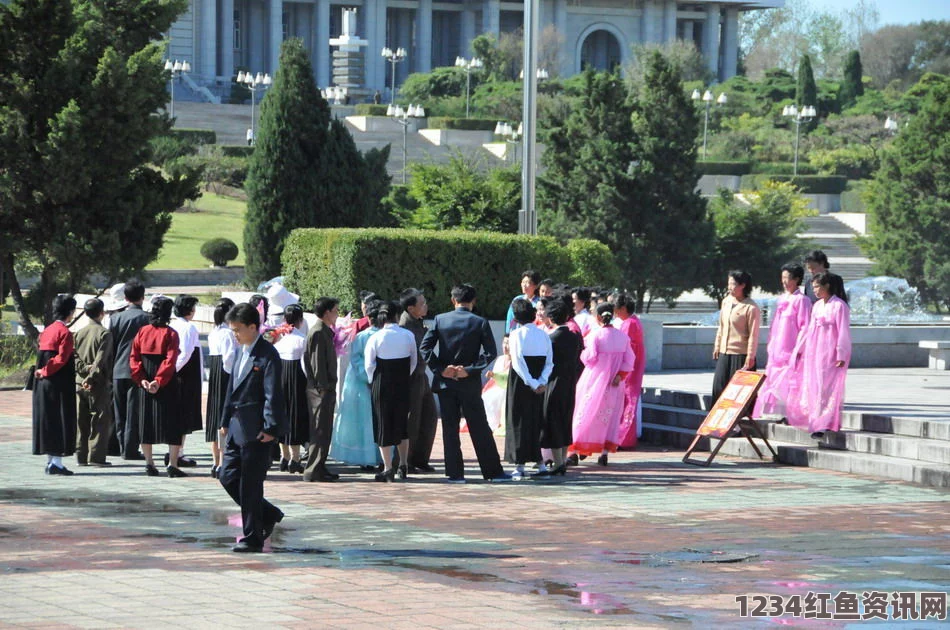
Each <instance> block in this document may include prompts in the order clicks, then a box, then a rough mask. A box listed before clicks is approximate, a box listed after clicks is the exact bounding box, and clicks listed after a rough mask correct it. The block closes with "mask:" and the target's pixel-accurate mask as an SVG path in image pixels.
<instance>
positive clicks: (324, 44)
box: [169, 0, 784, 90]
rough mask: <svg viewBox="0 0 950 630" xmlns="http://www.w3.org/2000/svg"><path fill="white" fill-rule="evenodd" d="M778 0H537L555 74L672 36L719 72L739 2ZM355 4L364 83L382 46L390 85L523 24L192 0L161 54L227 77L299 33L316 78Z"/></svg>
mask: <svg viewBox="0 0 950 630" xmlns="http://www.w3.org/2000/svg"><path fill="white" fill-rule="evenodd" d="M783 5H784V0H716V1H706V0H694V1H692V2H676V1H675V0H543V1H542V2H541V13H540V23H541V28H542V29H543V28H545V27H546V26H548V25H554V27H555V28H556V29H557V31H558V33H560V34H561V35H562V36H563V38H564V46H563V51H562V54H561V56H560V61H559V67H558V68H557V69H556V70H557V71H558V73H559V74H560V75H562V76H568V75H572V74H575V73H577V72H580V71H581V70H582V69H583V68H585V67H586V66H593V67H595V68H609V67H612V66H614V65H616V64H618V63H619V64H623V63H624V62H625V61H626V60H627V59H628V57H629V56H630V54H631V53H630V50H631V46H632V45H633V44H637V43H647V42H667V41H670V40H672V39H677V38H678V39H684V40H690V41H693V42H695V43H696V45H697V47H698V48H699V50H700V51H702V52H703V54H704V55H705V57H706V59H707V60H708V63H709V68H710V70H712V71H713V73H714V74H715V75H716V76H718V77H719V79H720V80H725V79H728V78H729V77H731V76H733V75H735V73H736V63H737V58H738V25H739V12H740V11H750V10H760V9H769V8H776V7H781V6H783ZM354 7H355V8H356V9H357V15H358V24H357V33H358V34H359V36H360V37H361V38H364V39H366V40H368V41H369V44H368V46H367V48H366V86H367V87H368V88H369V89H371V90H372V89H380V90H385V89H387V88H388V87H389V84H390V83H391V77H390V73H389V72H388V67H387V62H386V60H385V59H383V58H382V57H381V56H380V51H381V49H382V48H383V47H389V48H392V49H395V48H397V47H402V48H405V49H406V50H407V51H408V55H407V59H406V61H404V62H402V63H400V64H398V66H397V69H396V82H397V85H398V84H399V83H401V82H402V79H403V78H405V76H406V75H407V74H409V73H410V72H427V71H429V70H431V69H432V68H434V67H438V66H449V65H452V64H453V63H454V61H455V58H456V57H457V56H460V55H461V56H463V57H467V56H471V50H470V48H469V43H470V42H471V40H472V39H473V38H474V37H475V36H476V35H479V34H481V33H495V34H496V35H498V34H500V33H504V32H510V31H514V30H515V29H517V28H519V27H521V26H522V24H523V9H524V4H523V2H519V1H501V0H438V1H436V0H347V1H345V2H344V1H337V0H297V1H295V2H289V1H284V0H191V2H190V3H189V8H188V11H187V13H185V14H184V15H183V16H182V17H181V18H180V19H179V20H178V22H177V23H176V24H175V25H174V27H173V28H172V31H171V34H170V35H171V47H170V50H169V57H170V58H172V59H181V60H188V61H190V62H191V67H192V74H191V78H192V79H194V81H195V82H196V83H198V84H204V85H211V84H215V83H218V84H226V83H228V82H230V78H231V77H232V76H233V75H234V73H235V71H236V69H239V68H244V69H248V70H251V71H253V72H255V73H256V72H270V73H273V72H274V71H275V70H276V66H277V58H278V52H279V49H280V42H281V40H283V39H284V38H287V37H300V38H302V39H303V41H304V45H305V46H306V47H307V50H309V51H310V54H311V58H312V62H313V66H314V72H315V74H316V80H317V84H318V85H319V86H320V87H326V86H328V85H329V84H330V76H331V63H332V62H331V59H332V57H331V47H330V44H329V40H330V39H331V38H332V37H336V36H338V35H339V34H340V32H341V29H342V15H343V10H344V9H347V8H354Z"/></svg>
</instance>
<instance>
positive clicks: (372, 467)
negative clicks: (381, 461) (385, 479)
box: [360, 466, 379, 472]
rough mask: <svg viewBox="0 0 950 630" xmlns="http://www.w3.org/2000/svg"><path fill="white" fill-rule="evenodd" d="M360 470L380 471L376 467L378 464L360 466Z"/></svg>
mask: <svg viewBox="0 0 950 630" xmlns="http://www.w3.org/2000/svg"><path fill="white" fill-rule="evenodd" d="M360 470H362V471H363V472H379V470H377V469H376V466H360Z"/></svg>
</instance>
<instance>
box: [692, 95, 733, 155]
mask: <svg viewBox="0 0 950 630" xmlns="http://www.w3.org/2000/svg"><path fill="white" fill-rule="evenodd" d="M700 98H702V100H703V103H705V104H706V119H705V122H704V123H703V161H705V160H706V139H707V137H708V136H709V107H710V105H712V102H713V95H712V92H711V91H710V90H706V91H705V92H704V93H703V95H702V96H700V95H699V90H693V100H694V101H698V100H699V99H700ZM728 101H729V99H728V97H726V93H725V92H723V93H722V94H720V95H719V98H717V99H716V104H717V105H725V104H726V103H727V102H728Z"/></svg>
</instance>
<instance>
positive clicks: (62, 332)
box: [36, 319, 74, 378]
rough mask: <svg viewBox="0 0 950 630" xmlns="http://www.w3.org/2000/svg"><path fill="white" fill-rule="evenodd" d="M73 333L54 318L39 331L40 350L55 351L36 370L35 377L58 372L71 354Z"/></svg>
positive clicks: (47, 376) (46, 376)
mask: <svg viewBox="0 0 950 630" xmlns="http://www.w3.org/2000/svg"><path fill="white" fill-rule="evenodd" d="M73 349H74V348H73V334H72V333H71V332H69V329H68V328H66V324H64V323H63V322H62V321H60V320H58V319H57V320H56V321H55V322H53V323H52V324H50V325H49V326H47V327H46V328H44V329H43V332H41V333H40V350H41V351H44V350H48V351H50V352H55V353H56V355H55V356H52V357H50V358H49V361H47V362H46V365H45V366H44V367H42V368H40V369H38V370H37V371H36V376H37V378H49V377H50V376H52V375H53V374H56V373H57V372H59V371H60V370H61V369H62V368H63V366H64V365H66V364H67V363H68V362H69V358H70V357H71V356H73Z"/></svg>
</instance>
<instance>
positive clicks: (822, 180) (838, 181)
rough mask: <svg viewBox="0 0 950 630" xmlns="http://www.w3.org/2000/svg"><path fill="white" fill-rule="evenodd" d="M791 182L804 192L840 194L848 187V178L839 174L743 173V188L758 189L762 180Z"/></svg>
mask: <svg viewBox="0 0 950 630" xmlns="http://www.w3.org/2000/svg"><path fill="white" fill-rule="evenodd" d="M769 180H771V181H773V182H791V183H792V184H795V185H796V186H798V188H799V189H800V191H801V192H802V193H804V194H811V195H840V194H841V193H843V192H844V191H845V188H847V187H848V178H847V177H842V176H841V175H799V176H798V177H794V176H792V175H743V176H742V181H741V184H740V185H741V187H742V188H743V189H758V188H759V186H761V185H762V184H763V183H764V182H767V181H769Z"/></svg>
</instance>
